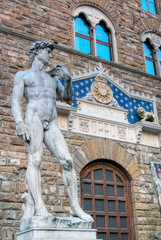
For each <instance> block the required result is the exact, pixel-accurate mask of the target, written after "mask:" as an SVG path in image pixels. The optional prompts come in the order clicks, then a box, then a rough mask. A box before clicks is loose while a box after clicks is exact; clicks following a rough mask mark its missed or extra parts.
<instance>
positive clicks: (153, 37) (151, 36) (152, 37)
mask: <svg viewBox="0 0 161 240" xmlns="http://www.w3.org/2000/svg"><path fill="white" fill-rule="evenodd" d="M147 39H148V40H149V42H150V44H151V46H152V47H153V48H154V54H155V56H156V59H157V67H158V73H159V76H161V69H160V61H159V55H158V52H159V48H160V47H161V35H160V34H158V33H154V32H152V31H146V32H144V33H143V34H142V36H141V40H142V42H143V43H144V42H145V41H146V40H147ZM144 59H145V53H144Z"/></svg>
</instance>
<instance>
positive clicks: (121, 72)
mask: <svg viewBox="0 0 161 240" xmlns="http://www.w3.org/2000/svg"><path fill="white" fill-rule="evenodd" d="M79 4H92V6H96V7H98V8H99V9H102V11H104V12H105V13H106V14H107V15H108V16H109V17H110V18H111V19H112V20H113V22H114V24H115V26H116V29H117V33H116V40H117V50H118V60H119V64H112V63H108V62H107V61H103V60H102V59H98V58H96V57H93V58H92V57H91V56H88V55H86V54H78V53H77V52H76V51H73V50H72V48H74V37H73V36H74V33H73V10H74V8H75V7H76V6H78V5H79ZM160 5H161V2H160ZM0 17H1V20H0V27H3V28H8V29H10V30H12V31H13V32H12V34H11V33H9V32H8V33H4V31H1V30H0V31H1V32H0V45H1V48H0V51H1V56H2V58H1V59H2V60H1V61H0V122H1V124H0V240H15V239H16V236H15V234H16V232H17V231H18V230H19V221H20V218H21V216H22V206H23V201H22V199H21V196H22V193H23V192H24V191H26V190H27V184H26V179H25V171H26V168H27V149H26V146H24V143H23V142H22V141H21V140H20V139H19V138H18V137H17V136H16V134H15V124H14V121H13V117H12V115H11V111H10V107H11V92H12V86H13V78H14V75H15V73H16V72H17V71H19V70H24V69H27V68H28V67H29V64H28V48H29V46H30V44H31V43H32V38H35V39H43V40H48V41H51V42H52V41H55V42H58V43H59V44H65V45H67V46H68V47H69V48H67V49H65V48H63V47H60V45H59V44H58V46H57V47H56V49H55V50H54V51H53V59H52V60H51V63H50V67H52V66H54V65H56V64H57V63H59V62H63V63H64V64H65V65H66V66H67V68H68V69H69V70H70V72H76V73H78V71H80V72H82V71H83V70H84V69H86V70H88V69H89V68H90V69H94V67H96V66H97V65H98V63H99V61H101V62H102V63H103V66H104V67H105V68H106V69H107V70H108V71H109V73H110V74H113V76H114V78H118V79H119V80H120V83H124V84H125V86H126V87H129V88H130V90H134V91H139V92H143V93H145V94H147V93H148V94H150V95H151V96H155V97H156V102H157V111H158V116H159V121H160V124H161V94H160V92H161V83H160V81H161V78H159V77H153V76H150V75H148V74H144V73H142V72H141V71H143V72H145V62H144V54H143V46H142V42H141V34H142V33H143V32H144V31H146V30H152V29H154V30H155V31H156V32H159V30H160V29H161V18H160V17H159V16H158V15H153V14H150V13H148V12H146V11H144V10H142V9H141V1H140V0H136V1H134V0H132V1H123V0H116V1H112V0H109V1H105V0H102V1H100V0H95V1H92V0H85V1H81V0H73V1H71V0H66V1H62V0H60V1H56V0H52V1H51V0H47V1H41V0H33V1H30V0H28V1H18V0H12V1H11V0H3V1H2V3H1V10H0ZM0 29H1V28H0ZM16 33H19V35H18V34H17V35H16ZM21 34H22V35H21ZM137 70H139V71H137ZM22 105H23V108H24V107H25V101H23V102H22ZM63 133H64V136H65V138H66V140H67V143H68V146H69V150H70V153H71V154H72V156H73V158H74V161H75V167H76V170H77V176H78V183H79V171H81V169H82V168H83V167H84V165H83V164H82V162H81V161H80V159H79V156H80V155H78V152H79V153H80V152H81V153H82V151H84V153H85V155H90V154H89V151H88V149H89V148H90V147H91V148H92V149H93V155H92V156H88V160H87V159H84V161H85V162H88V161H92V160H96V159H98V158H105V159H106V158H107V159H110V160H113V161H115V162H116V163H117V164H121V165H122V166H123V168H124V169H125V171H126V172H127V173H128V174H129V176H130V177H131V191H132V201H133V215H134V225H135V233H136V239H138V240H148V239H151V240H153V239H154V236H155V233H156V231H157V229H158V228H159V226H160V225H161V220H160V219H161V218H160V211H159V205H158V200H157V195H156V192H155V187H154V184H153V180H152V175H151V170H150V162H151V161H159V162H161V152H160V149H159V148H152V147H147V146H143V145H135V144H128V143H122V142H116V141H110V140H108V141H107V140H106V141H107V142H108V144H109V145H110V146H111V148H109V147H108V148H107V146H109V145H108V144H107V143H105V140H103V139H99V138H93V137H91V136H85V135H83V134H82V135H79V134H74V133H71V132H66V131H64V132H63ZM102 146H104V148H105V149H106V155H103V152H102V151H100V150H99V149H102ZM96 147H97V148H96ZM96 149H97V151H96ZM112 149H113V150H112ZM94 150H95V151H94ZM104 153H105V152H104ZM82 154H83V153H82ZM123 154H125V155H126V157H127V158H126V161H124V158H123V156H124V157H125V155H123ZM41 168H42V194H43V198H44V201H45V203H46V205H47V208H48V209H49V211H50V213H52V214H54V215H61V216H69V199H68V197H67V191H66V189H65V187H64V184H63V181H62V170H61V167H60V165H59V164H58V162H57V160H56V158H55V157H53V156H52V155H51V154H50V152H49V151H48V150H47V149H46V148H45V147H44V156H43V161H42V166H41Z"/></svg>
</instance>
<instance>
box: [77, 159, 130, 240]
mask: <svg viewBox="0 0 161 240" xmlns="http://www.w3.org/2000/svg"><path fill="white" fill-rule="evenodd" d="M81 204H82V208H83V209H84V210H85V211H86V212H87V213H89V214H90V215H92V217H93V218H94V224H93V227H94V228H96V229H97V238H98V239H103V240H134V239H135V237H134V227H133V215H132V202H131V191H130V181H129V179H128V178H127V176H126V175H125V173H124V172H123V171H121V170H120V169H119V168H118V167H117V166H116V165H113V164H111V163H109V162H107V161H94V162H92V163H90V164H89V165H87V166H86V167H85V168H84V169H83V170H82V171H81Z"/></svg>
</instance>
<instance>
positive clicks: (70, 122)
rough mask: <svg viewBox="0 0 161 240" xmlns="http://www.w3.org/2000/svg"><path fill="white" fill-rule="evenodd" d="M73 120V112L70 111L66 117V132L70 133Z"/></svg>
mask: <svg viewBox="0 0 161 240" xmlns="http://www.w3.org/2000/svg"><path fill="white" fill-rule="evenodd" d="M74 118H75V114H74V112H73V111H70V114H69V116H68V131H72V127H73V121H74Z"/></svg>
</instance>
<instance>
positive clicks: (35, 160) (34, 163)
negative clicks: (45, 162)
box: [29, 153, 41, 168]
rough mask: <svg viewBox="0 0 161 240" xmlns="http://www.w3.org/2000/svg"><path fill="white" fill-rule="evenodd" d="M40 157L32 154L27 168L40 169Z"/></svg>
mask: <svg viewBox="0 0 161 240" xmlns="http://www.w3.org/2000/svg"><path fill="white" fill-rule="evenodd" d="M40 165H41V156H40V154H37V153H36V154H32V155H30V156H29V166H30V167H34V168H40Z"/></svg>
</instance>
